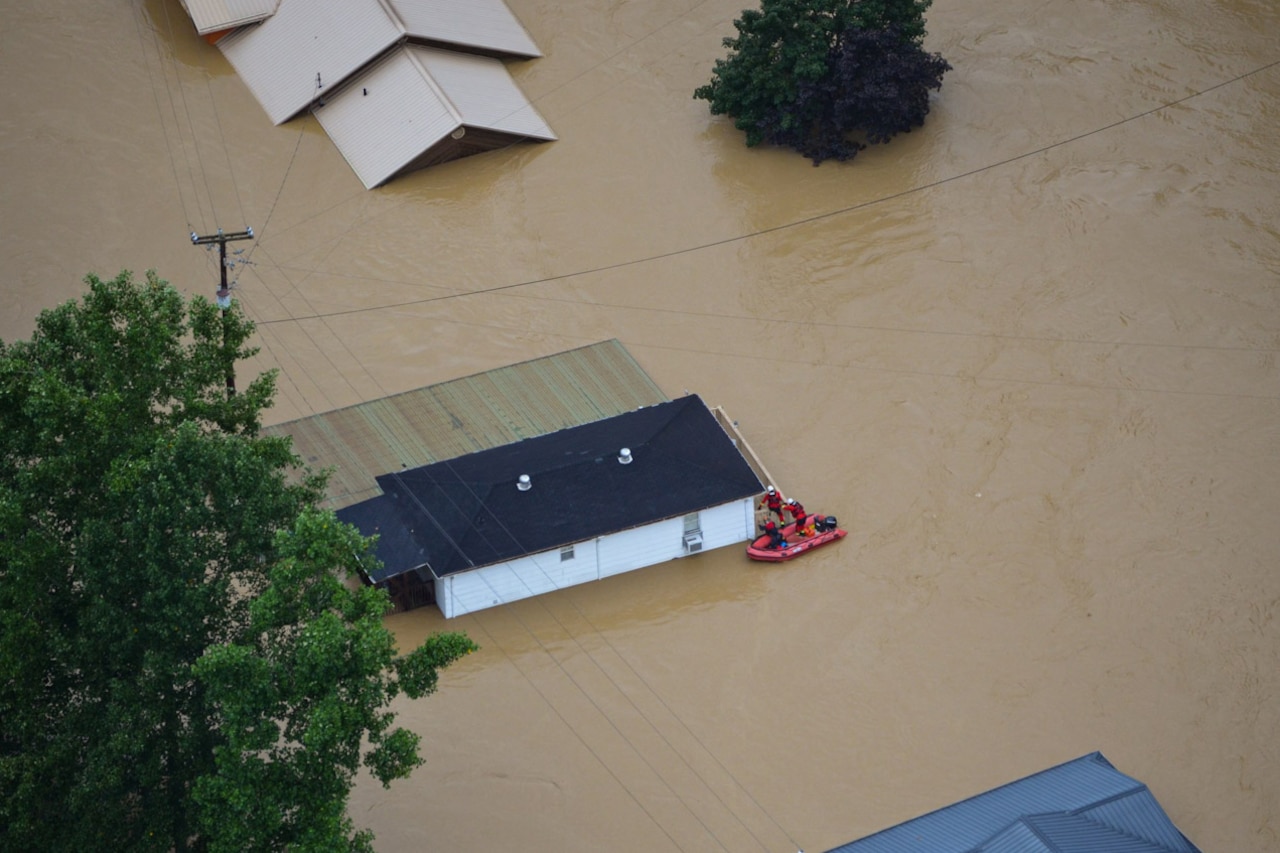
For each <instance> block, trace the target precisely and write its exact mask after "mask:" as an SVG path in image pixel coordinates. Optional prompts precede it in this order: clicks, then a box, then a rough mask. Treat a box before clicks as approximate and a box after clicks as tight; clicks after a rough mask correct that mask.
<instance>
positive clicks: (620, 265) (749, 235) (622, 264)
mask: <svg viewBox="0 0 1280 853" xmlns="http://www.w3.org/2000/svg"><path fill="white" fill-rule="evenodd" d="M1277 65H1280V60H1277V61H1275V62H1270V63H1267V64H1266V65H1262V66H1259V67H1257V68H1254V69H1253V70H1251V71H1247V72H1245V73H1243V74H1239V75H1237V76H1235V77H1233V78H1231V79H1230V80H1225V81H1223V82H1221V83H1217V84H1215V85H1212V86H1208V87H1206V88H1204V89H1201V90H1199V91H1197V92H1193V93H1192V94H1189V95H1186V96H1184V97H1182V98H1177V99H1175V100H1172V101H1168V102H1166V103H1163V104H1160V105H1158V106H1155V107H1152V108H1151V109H1148V110H1143V111H1142V112H1140V113H1135V114H1133V115H1130V116H1127V117H1125V118H1122V119H1118V120H1116V121H1113V122H1111V123H1109V124H1106V125H1102V126H1100V127H1096V128H1094V129H1092V130H1088V131H1085V132H1084V133H1079V134H1076V135H1075V136H1071V137H1068V138H1066V139H1062V140H1059V141H1057V142H1053V143H1050V144H1048V145H1043V146H1041V147H1039V148H1036V149H1034V150H1031V151H1026V152H1024V153H1022V154H1017V155H1014V156H1012V157H1006V158H1005V159H1003V160H998V161H996V162H993V163H988V164H987V165H985V166H978V167H976V168H973V169H969V170H968V171H965V172H960V173H957V174H955V175H950V176H948V177H945V178H939V179H938V180H936V181H930V182H929V183H926V184H920V185H918V186H915V187H910V188H908V189H905V190H900V191H898V192H895V193H890V194H888V195H885V196H881V197H879V198H875V199H870V200H867V201H863V202H859V203H857V204H852V205H849V206H847V207H842V208H839V209H836V210H831V211H827V212H826V213H819V214H815V215H813V216H807V217H804V218H802V219H796V220H793V221H791V222H784V223H781V224H779V225H773V226H770V227H768V228H761V229H758V230H755V231H750V232H746V233H744V234H739V235H735V236H733V237H725V238H722V239H719V240H712V241H710V242H707V243H700V244H698V245H695V246H687V247H685V248H682V249H673V250H671V251H669V252H660V253H656V254H652V255H646V256H644V257H640V258H632V259H630V260H625V261H618V262H616V263H612V264H602V265H600V266H597V267H591V268H589V269H583V270H576V271H573V272H567V273H559V274H557V275H550V276H544V277H542V278H536V279H527V280H525V281H519V282H512V283H509V284H502V285H496V286H494V287H488V288H481V289H479V290H470V291H464V292H461V293H453V294H448V295H443V296H434V297H427V298H423V299H413V300H407V301H405V302H395V303H388V304H384V305H369V306H364V307H361V308H348V309H344V310H341V311H330V312H326V313H324V314H317V315H316V316H318V317H343V316H349V315H351V314H364V313H368V312H371V311H384V310H387V309H390V308H404V307H406V306H410V305H423V304H426V303H430V302H440V301H443V300H446V299H458V298H462V297H466V296H479V295H484V294H490V293H501V292H503V291H508V290H515V289H518V288H523V287H530V286H532V285H535V284H547V283H549V282H553V281H564V280H567V279H571V278H577V277H579V276H584V275H592V274H595V273H601V272H609V271H612V270H617V269H624V268H626V267H632V266H638V265H640V264H646V263H650V262H652V261H658V260H664V259H667V258H674V257H679V256H681V255H687V254H692V253H694V252H700V251H703V250H705V249H711V248H716V247H718V246H726V245H731V244H733V243H739V242H742V241H744V240H750V239H753V238H755V237H761V236H764V235H766V234H773V233H776V232H780V231H786V230H789V229H792V228H798V227H801V226H804V225H811V224H813V223H815V222H821V221H823V220H826V219H831V218H833V217H836V216H842V215H844V214H846V213H852V212H855V211H859V210H864V209H866V208H869V207H874V206H876V205H880V204H885V203H887V202H891V201H896V200H898V199H901V198H905V197H907V196H911V195H915V194H917V193H921V192H924V191H926V190H931V189H936V188H938V187H941V186H945V185H946V184H950V183H953V182H955V181H960V180H963V179H965V178H970V177H973V176H975V175H979V174H982V173H984V172H989V171H993V170H995V169H999V168H1001V167H1003V166H1007V165H1009V164H1010V163H1016V162H1018V161H1020V160H1026V159H1029V158H1031V157H1035V156H1038V155H1040V154H1044V153H1046V152H1048V151H1052V150H1054V149H1056V148H1061V147H1064V146H1067V145H1070V144H1072V143H1075V142H1079V141H1080V140H1082V139H1086V138H1088V137H1091V136H1094V135H1097V134H1100V133H1105V132H1106V131H1109V130H1113V129H1115V128H1117V127H1120V126H1122V125H1124V124H1128V123H1130V122H1133V121H1137V120H1139V119H1142V118H1145V117H1147V116H1149V115H1153V114H1154V113H1158V112H1161V111H1163V110H1166V109H1169V108H1170V107H1174V106H1177V105H1178V104H1182V103H1185V102H1187V101H1190V100H1192V99H1194V98H1198V97H1200V96H1202V95H1205V94H1207V93H1209V92H1212V91H1214V90H1216V89H1221V88H1223V87H1225V86H1229V85H1231V84H1233V83H1237V82H1239V81H1241V80H1244V79H1246V78H1248V77H1251V76H1253V75H1256V74H1260V73H1262V72H1263V71H1267V70H1269V69H1271V68H1274V67H1276V66H1277ZM302 319H311V318H304V317H298V318H294V321H296V320H302ZM264 322H265V323H282V322H289V321H286V320H266V321H264Z"/></svg>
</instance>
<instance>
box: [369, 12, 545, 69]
mask: <svg viewBox="0 0 1280 853" xmlns="http://www.w3.org/2000/svg"><path fill="white" fill-rule="evenodd" d="M389 3H390V5H391V8H392V10H393V11H394V12H395V14H396V17H398V18H399V19H400V23H401V25H402V26H403V27H404V30H405V33H406V34H407V35H408V36H409V38H410V39H412V40H414V41H422V42H427V43H430V44H438V45H440V46H442V47H450V48H453V49H455V50H463V51H467V52H481V53H488V54H492V55H494V56H511V57H522V58H533V57H536V56H542V52H541V51H539V50H538V46H537V45H535V44H534V43H533V39H532V38H530V37H529V33H528V31H526V30H525V28H524V26H523V25H521V23H520V21H519V20H518V19H517V18H516V16H515V15H513V14H512V13H511V10H510V9H508V8H507V4H506V3H504V2H503V0H389Z"/></svg>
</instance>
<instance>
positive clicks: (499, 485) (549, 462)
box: [338, 395, 762, 580]
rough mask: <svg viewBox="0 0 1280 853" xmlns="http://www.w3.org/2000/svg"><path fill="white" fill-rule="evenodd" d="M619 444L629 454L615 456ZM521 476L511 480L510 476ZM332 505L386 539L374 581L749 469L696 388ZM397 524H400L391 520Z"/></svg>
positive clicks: (631, 514)
mask: <svg viewBox="0 0 1280 853" xmlns="http://www.w3.org/2000/svg"><path fill="white" fill-rule="evenodd" d="M623 447H626V448H629V449H630V450H631V455H632V459H633V461H632V462H631V464H629V465H623V464H621V463H619V462H618V454H619V451H620V449H621V448H623ZM522 474H527V475H528V476H529V477H530V480H531V482H532V486H533V487H532V488H531V489H529V490H528V491H523V492H522V491H520V490H519V489H518V488H517V487H516V482H517V480H518V478H519V477H520V475H522ZM378 484H379V485H380V486H381V487H382V489H383V492H384V493H385V494H384V495H383V496H382V497H380V498H374V499H373V500H370V501H365V502H363V503H361V504H357V505H354V506H352V507H348V508H346V509H344V510H341V511H340V512H339V513H338V515H339V517H340V518H342V519H343V520H344V521H349V522H351V523H353V524H355V525H356V526H357V527H359V528H360V529H361V532H363V533H365V534H366V535H370V534H372V533H373V532H375V530H374V526H375V525H376V526H378V527H379V528H380V532H381V534H382V536H383V537H384V540H386V542H387V544H386V545H385V547H380V548H379V557H380V558H381V559H382V560H383V562H384V564H385V567H384V569H383V570H382V571H380V572H379V573H377V576H376V577H375V578H374V579H375V580H381V579H384V578H387V577H391V576H393V575H395V574H399V573H401V572H404V571H407V570H409V569H411V568H415V567H417V566H419V565H422V564H423V563H426V564H428V565H429V566H430V568H431V571H432V573H433V574H435V575H436V576H437V577H443V576H445V575H448V574H453V573H455V572H460V571H466V570H468V569H472V568H479V567H481V566H485V565H489V564H492V563H498V562H502V561H504V560H510V559H513V558H516V557H519V556H522V555H524V554H530V553H537V552H540V551H546V550H549V549H552V548H556V547H558V546H561V545H567V544H570V543H573V542H582V541H585V540H587V539H592V538H594V537H596V536H603V535H606V534H609V533H614V532H617V531H619V530H625V529H627V528H630V527H636V526H639V525H642V524H648V523H650V522H653V521H658V520H661V519H665V518H673V517H676V516H681V515H686V514H688V513H692V512H697V511H699V510H703V509H707V508H708V507H712V506H716V505H719V504H723V503H727V502H729V501H733V500H739V499H741V498H745V497H750V496H752V495H755V494H757V493H759V492H760V491H761V488H762V486H761V483H760V480H759V479H758V478H757V477H756V475H755V474H754V473H753V472H752V470H751V468H750V466H749V465H748V464H747V461H746V459H744V458H743V456H742V454H741V453H740V452H739V451H738V449H737V447H736V446H735V445H734V443H733V441H732V440H731V439H730V438H729V436H728V435H727V434H726V433H725V431H724V429H723V428H721V426H720V425H719V424H718V423H717V422H716V420H715V416H714V415H712V413H711V412H710V410H709V409H708V408H707V406H706V404H704V403H703V402H702V400H701V399H700V398H699V397H697V396H696V395H691V396H688V397H682V398H680V399H678V400H672V401H670V402H666V403H659V404H657V405H654V406H648V407H645V408H641V409H637V410H635V411H632V412H627V413H625V414H621V415H617V416H614V417H611V418H606V419H603V420H599V421H595V422H594V423H589V424H584V425H582V426H576V427H571V428H568V429H564V430H560V431H559V432H554V433H551V434H549V435H543V436H538V437H535V438H529V439H525V440H524V441H518V442H515V443H512V444H507V445H504V446H502V447H495V448H492V449H489V450H482V451H480V452H477V453H472V454H469V455H467V456H461V457H458V458H456V459H450V460H446V461H443V462H438V463H435V464H432V465H426V466H423V467H421V468H414V469H411V470H407V471H400V472H392V473H390V474H385V475H383V476H381V477H378ZM395 526H400V527H401V530H399V531H393V530H392V528H393V527H395Z"/></svg>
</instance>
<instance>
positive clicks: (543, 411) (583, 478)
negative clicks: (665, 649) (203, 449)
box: [265, 340, 767, 617]
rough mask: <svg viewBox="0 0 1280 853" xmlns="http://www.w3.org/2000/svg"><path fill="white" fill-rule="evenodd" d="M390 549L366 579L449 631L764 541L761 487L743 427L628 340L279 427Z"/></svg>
mask: <svg viewBox="0 0 1280 853" xmlns="http://www.w3.org/2000/svg"><path fill="white" fill-rule="evenodd" d="M265 432H268V433H273V434H278V435H289V436H291V437H292V439H293V442H294V448H295V452H297V453H298V455H299V456H301V457H302V459H303V460H304V461H306V462H308V463H310V464H312V465H316V466H319V467H327V468H332V469H333V473H332V475H331V476H330V479H329V486H328V488H329V493H328V504H329V506H331V507H332V508H334V509H335V510H336V511H337V514H338V517H339V518H341V519H343V520H344V521H347V522H349V523H351V524H354V525H355V526H356V527H358V528H359V529H360V531H361V532H362V533H364V534H365V535H366V536H374V535H376V536H377V537H378V544H377V557H378V561H379V564H380V565H379V567H378V568H377V569H374V570H371V571H369V572H368V573H367V577H366V581H367V582H369V583H373V584H377V585H380V586H384V587H386V588H387V589H388V590H389V591H390V592H391V594H392V598H393V600H394V601H395V602H396V604H397V606H398V607H400V608H408V607H415V606H421V605H423V604H430V603H435V604H436V605H437V606H438V607H439V608H440V610H441V612H442V613H444V615H445V616H447V617H452V616H458V615H461V614H464V613H469V612H473V611H476V610H481V609H484V608H487V607H493V606H495V605H498V604H503V603H508V602H512V601H518V600H520V599H523V598H528V597H531V596H534V595H539V594H542V593H545V592H549V591H552V590H556V589H562V588H565V587H568V586H573V585H576V584H581V583H586V582H588V581H592V580H597V579H600V578H604V577H609V576H611V575H616V574H621V573H623V572H629V571H634V570H636V569H639V568H643V567H645V566H650V565H654V564H656V563H660V562H665V561H668V560H672V559H677V558H680V557H685V556H688V555H692V554H698V553H700V552H701V551H704V550H710V549H712V548H718V547H722V546H725V545H732V544H736V543H741V542H744V541H747V540H749V539H751V538H752V537H753V536H754V535H755V513H754V501H755V498H756V497H757V496H758V495H759V493H760V492H761V491H762V490H763V485H762V482H763V480H764V479H765V478H767V475H766V474H765V473H764V468H763V466H762V465H760V463H759V461H758V460H756V459H755V457H754V455H753V454H752V452H751V450H750V448H749V447H748V446H747V444H746V442H745V441H744V440H743V439H742V437H741V435H739V434H738V432H737V428H736V426H735V425H734V424H733V423H732V421H730V419H729V418H728V417H727V416H726V415H725V414H724V413H723V412H722V411H721V410H719V409H718V408H711V407H708V406H707V405H706V404H705V403H704V402H703V401H702V399H701V398H699V397H698V396H696V395H688V396H685V397H681V398H678V399H675V400H671V399H669V398H667V397H666V395H665V394H663V393H662V392H661V390H660V389H659V388H658V387H657V385H655V384H654V383H653V381H652V380H651V379H650V378H649V377H648V375H647V374H646V373H645V372H644V371H643V370H641V369H640V367H639V365H637V364H636V363H635V361H634V360H633V359H632V358H631V356H630V354H629V353H627V351H626V350H625V348H623V347H622V345H621V344H620V343H618V342H617V341H616V340H613V341H605V342H602V343H599V344H593V345H591V346H588V347H581V348H579V349H576V350H569V351H567V352H563V353H558V354H555V355H551V356H547V357H544V358H539V359H533V360H531V361H527V362H522V363H520V364H515V365H509V366H506V367H501V368H498V369H496V370H492V371H488V372H486V373H482V374H478V375H475V376H470V377H465V378H462V379H456V380H451V381H449V382H445V383H441V384H438V385H433V386H429V387H427V388H422V389H418V390H416V391H410V392H406V393H405V394H398V395H395V396H392V397H387V398H384V399H381V400H373V401H370V402H368V403H363V404H360V405H358V406H352V407H349V408H347V409H340V410H338V411H335V412H327V413H324V414H320V415H315V416H312V417H309V418H302V419H300V420H297V421H292V422H289V423H286V424H280V425H277V426H274V427H271V428H268V429H267V430H265Z"/></svg>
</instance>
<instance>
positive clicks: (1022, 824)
mask: <svg viewBox="0 0 1280 853" xmlns="http://www.w3.org/2000/svg"><path fill="white" fill-rule="evenodd" d="M828 853H1200V851H1199V849H1198V848H1197V847H1196V846H1195V845H1194V844H1192V843H1191V842H1190V841H1189V840H1188V839H1187V837H1186V836H1184V835H1183V834H1182V833H1181V832H1180V831H1179V830H1178V828H1177V827H1176V826H1174V825H1173V821H1171V820H1170V819H1169V816H1168V815H1167V814H1165V811H1164V809H1162V808H1161V807H1160V803H1158V802H1157V801H1156V798H1155V797H1154V796H1153V795H1152V793H1151V791H1150V790H1149V789H1148V788H1147V786H1146V785H1144V784H1143V783H1142V782H1139V781H1138V780H1137V779H1134V778H1132V777H1130V776H1126V775H1125V774H1123V773H1121V772H1120V771H1119V770H1117V769H1116V768H1115V767H1114V766H1113V765H1112V764H1111V762H1110V761H1107V759H1106V758H1104V757H1103V755H1102V753H1100V752H1093V753H1090V754H1089V755H1085V756H1082V757H1080V758H1077V759H1075V760H1074V761H1068V762H1066V763H1065V764H1059V765H1058V766H1057V767H1051V768H1049V769H1048V770H1042V771H1041V772H1039V773H1035V774H1033V775H1031V776H1027V777H1025V778H1023V779H1019V780H1017V781H1015V782H1010V783H1009V784H1007V785H1002V786H1001V787H999V788H995V789H992V790H990V791H987V792H985V793H982V794H978V795H977V796H974V797H970V798H969V799H967V800H963V801H961V802H959V803H955V804H953V805H950V806H947V807H945V808H941V809H938V810H937V811H934V812H930V813H929V814H926V815H922V816H921V817H917V818H914V819H912V820H909V821H906V822H905V823H900V824H898V825H897V826H893V827H890V828H888V829H885V830H882V831H880V832H877V833H875V834H874V835H868V836H867V837H865V838H862V839H859V840H858V841H853V842H850V843H849V844H845V845H843V846H841V847H836V848H835V849H833V850H830V851H828Z"/></svg>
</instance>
